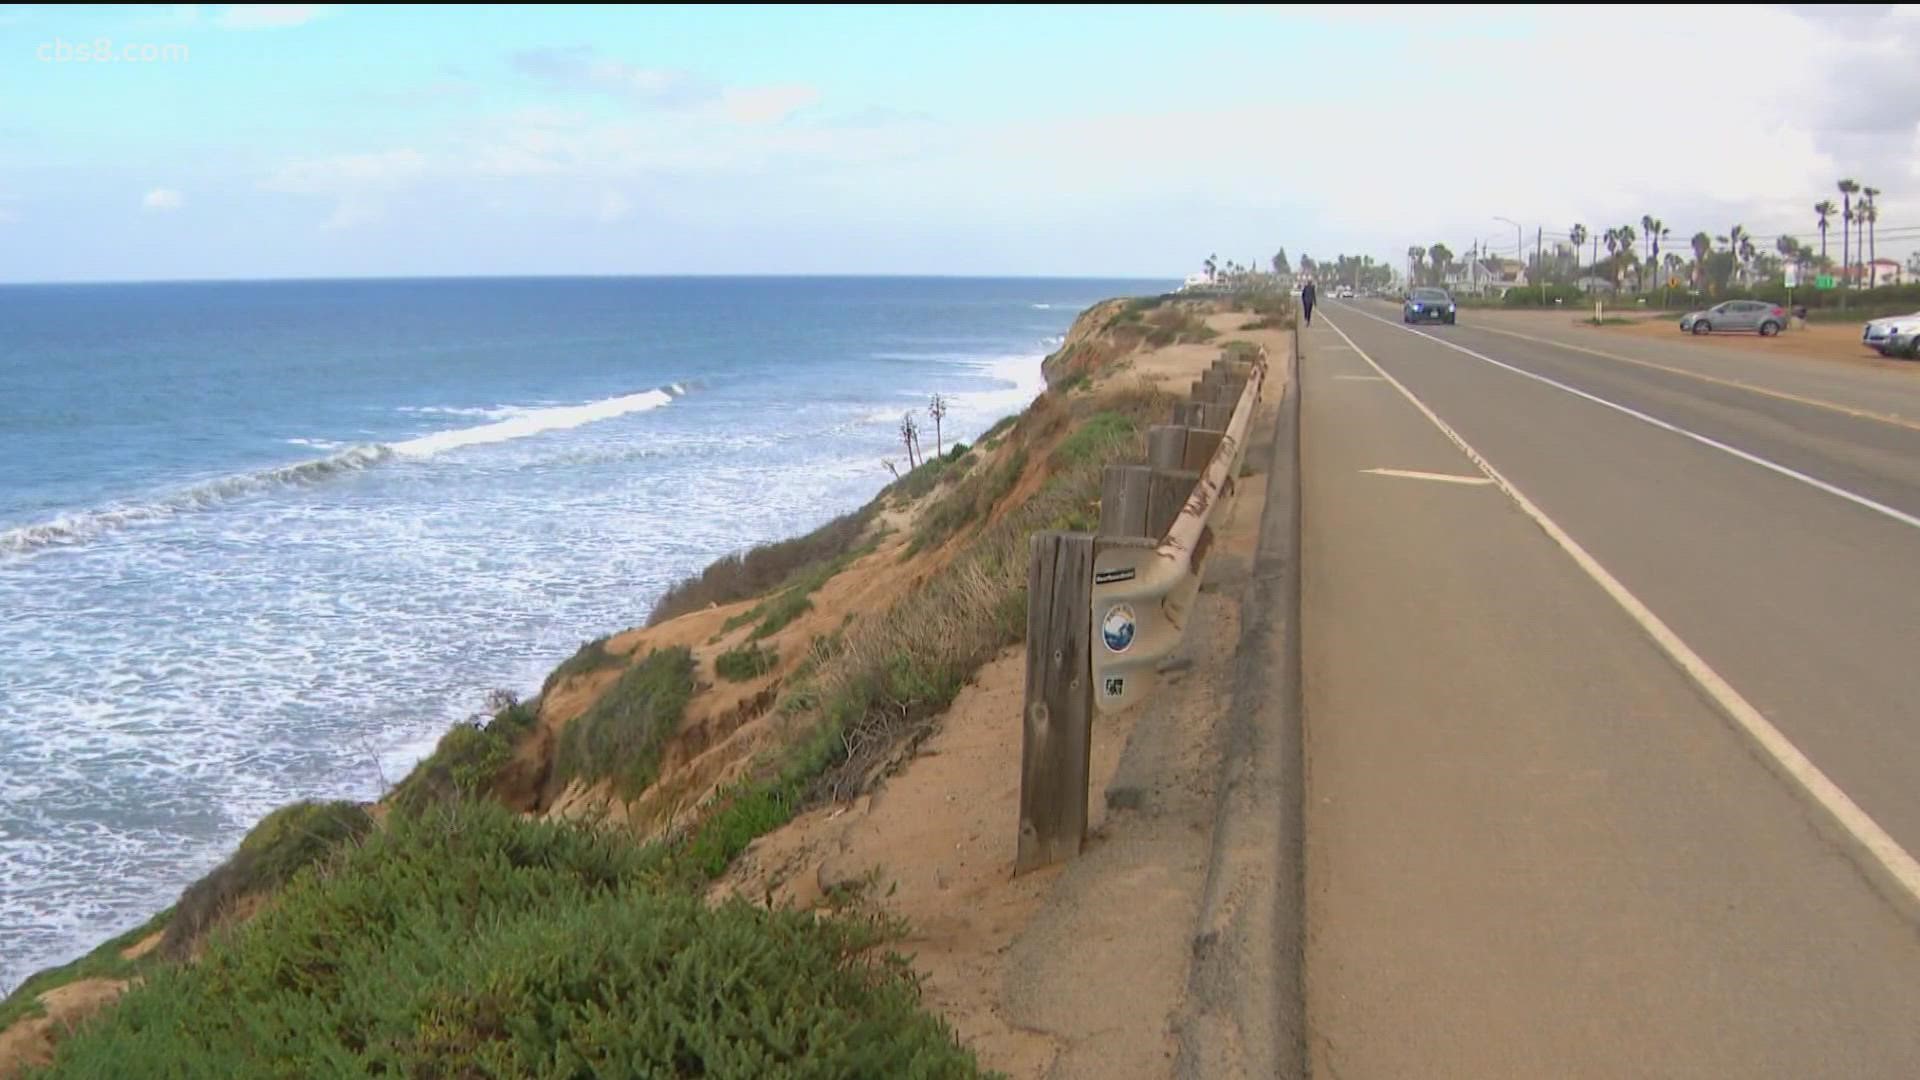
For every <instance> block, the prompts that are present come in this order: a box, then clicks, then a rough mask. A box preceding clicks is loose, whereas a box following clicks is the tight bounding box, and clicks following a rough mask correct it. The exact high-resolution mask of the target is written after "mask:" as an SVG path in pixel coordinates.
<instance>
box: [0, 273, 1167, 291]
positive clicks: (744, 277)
mask: <svg viewBox="0 0 1920 1080" xmlns="http://www.w3.org/2000/svg"><path fill="white" fill-rule="evenodd" d="M1182 279H1183V275H1177V274H1175V275H1160V274H1119V275H1094V274H1086V275H1081V274H925V273H920V274H884V273H875V274H859V273H831V274H806V273H796V274H737V273H720V274H702V273H684V274H566V273H561V274H364V275H351V274H342V275H334V276H311V277H181V278H97V279H95V278H68V279H54V280H46V281H0V289H5V288H59V287H74V286H98V285H293V284H324V283H336V282H433V281H686V280H725V281H806V280H814V281H824V280H876V281H877V280H891V281H900V280H919V281H1127V282H1138V281H1180V280H1182Z"/></svg>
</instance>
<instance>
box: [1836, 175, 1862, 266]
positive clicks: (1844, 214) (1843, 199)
mask: <svg viewBox="0 0 1920 1080" xmlns="http://www.w3.org/2000/svg"><path fill="white" fill-rule="evenodd" d="M1835 186H1837V187H1838V188H1839V189H1840V267H1841V274H1842V275H1843V276H1851V272H1852V268H1853V252H1852V249H1851V248H1850V247H1848V232H1849V229H1850V227H1851V226H1852V225H1853V195H1854V193H1855V192H1857V191H1859V190H1860V185H1859V184H1856V183H1854V182H1853V181H1852V180H1842V181H1840V183H1839V184H1837V185H1835Z"/></svg>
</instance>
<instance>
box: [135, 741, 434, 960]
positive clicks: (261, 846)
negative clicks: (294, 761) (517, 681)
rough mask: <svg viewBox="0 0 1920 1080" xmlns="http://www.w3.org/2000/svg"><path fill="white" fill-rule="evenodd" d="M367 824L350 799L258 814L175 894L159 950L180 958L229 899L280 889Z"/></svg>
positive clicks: (231, 903)
mask: <svg viewBox="0 0 1920 1080" xmlns="http://www.w3.org/2000/svg"><path fill="white" fill-rule="evenodd" d="M469 730H471V729H469ZM372 828H373V818H372V816H371V815H369V814H368V813H367V811H366V808H365V807H362V806H361V805H359V804H358V803H351V802H327V803H321V802H297V803H293V804H292V805H290V806H283V807H281V808H280V809H278V810H275V811H274V812H273V813H271V814H268V815H267V816H266V817H264V818H261V819H260V823H259V824H257V825H255V826H254V827H253V829H252V830H251V831H249V832H248V833H247V835H246V839H244V840H241V841H240V850H238V851H236V852H234V853H233V856H232V857H231V858H229V859H228V860H227V861H226V862H224V863H221V864H220V865H219V866H218V867H216V868H215V869H214V871H213V872H212V873H210V874H208V875H207V876H206V877H203V878H201V879H200V880H199V881H196V882H194V883H193V884H192V885H189V886H187V890H186V891H185V892H183V893H181V894H180V902H179V903H178V904H176V905H175V906H174V914H173V918H171V919H169V920H168V921H167V932H166V936H165V937H164V938H162V939H161V942H160V950H161V951H162V952H163V953H165V954H166V955H167V956H168V957H169V958H172V959H179V958H181V957H184V956H185V955H187V952H188V951H189V950H190V949H191V948H192V946H193V943H194V942H195V941H196V940H198V939H199V938H200V936H201V935H202V934H204V933H205V932H206V931H207V930H208V929H210V928H211V927H213V925H214V924H215V923H217V922H218V921H219V920H220V919H221V917H223V916H224V915H226V914H227V913H228V912H229V911H231V910H232V908H233V906H234V904H236V903H237V902H239V901H240V900H242V899H244V898H246V897H249V896H258V895H264V894H266V893H269V892H272V891H274V890H276V889H279V888H280V887H281V886H283V885H285V884H286V883H287V882H289V881H291V880H292V879H293V876H294V875H295V874H297V873H299V872H300V871H301V870H303V869H305V868H307V867H308V866H311V865H313V864H314V863H316V862H318V861H320V859H321V858H322V857H323V856H325V855H327V854H328V853H329V852H331V851H333V850H334V849H336V848H338V847H340V846H341V845H342V844H344V843H346V842H348V841H350V840H356V839H358V838H360V837H361V836H364V835H365V834H366V833H367V831H368V830H369V829H372Z"/></svg>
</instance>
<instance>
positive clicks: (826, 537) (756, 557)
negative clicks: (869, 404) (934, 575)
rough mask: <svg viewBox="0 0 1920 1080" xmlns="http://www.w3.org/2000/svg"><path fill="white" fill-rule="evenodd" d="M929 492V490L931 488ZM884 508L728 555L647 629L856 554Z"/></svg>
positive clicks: (671, 599)
mask: <svg viewBox="0 0 1920 1080" xmlns="http://www.w3.org/2000/svg"><path fill="white" fill-rule="evenodd" d="M928 486H929V487H931V486H932V485H931V483H929V485H928ZM883 495H884V493H883ZM880 502H881V500H880V499H877V498H876V499H875V500H873V501H872V502H869V503H868V504H867V505H866V506H864V507H862V508H860V509H859V510H857V511H855V512H853V513H851V514H843V515H841V516H840V517H837V518H834V519H833V520H832V521H829V522H827V523H826V524H825V525H822V526H820V527H819V528H818V529H815V530H814V531H812V532H810V533H808V534H807V535H805V536H801V537H796V538H794V539H792V540H782V541H780V542H778V543H773V544H761V545H760V546H759V547H756V548H753V549H751V550H749V551H747V552H746V553H745V554H734V555H728V556H726V557H725V558H722V559H718V560H716V561H715V562H714V563H713V564H712V565H710V566H708V567H707V568H706V569H705V570H703V571H701V572H700V574H699V576H698V577H690V578H687V579H686V580H684V581H681V582H680V583H679V584H677V585H674V586H673V587H672V588H669V589H668V590H667V591H666V592H665V593H663V594H662V595H661V597H660V599H659V601H658V602H656V603H655V604H654V605H653V611H652V612H651V613H650V614H649V615H648V616H647V625H648V626H654V625H657V624H659V623H662V622H665V621H666V620H668V619H671V618H674V617H675V616H677V615H684V614H686V613H687V612H689V611H698V610H700V609H701V608H705V607H708V606H710V605H713V604H731V603H734V602H735V601H739V600H745V599H747V598H748V597H751V596H759V595H761V594H762V593H765V592H766V591H767V590H769V589H771V588H773V587H774V586H776V585H779V584H780V583H781V582H782V581H785V580H786V579H787V578H788V577H790V576H792V575H793V573H794V572H795V571H796V570H798V569H800V568H802V567H805V566H808V565H809V564H815V563H820V562H826V561H831V560H833V559H835V558H838V557H839V556H841V555H843V554H845V553H847V552H849V551H852V550H853V549H854V548H855V547H856V546H857V545H858V544H859V542H860V538H861V536H862V535H863V534H864V533H865V532H866V529H867V525H868V523H869V522H870V521H871V520H872V519H873V516H874V514H875V512H876V511H877V509H878V507H879V506H880Z"/></svg>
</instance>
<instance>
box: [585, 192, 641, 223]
mask: <svg viewBox="0 0 1920 1080" xmlns="http://www.w3.org/2000/svg"><path fill="white" fill-rule="evenodd" d="M631 213H633V204H632V203H631V202H628V201H627V197H626V196H625V195H622V194H620V193H619V192H618V191H612V190H609V191H604V192H602V193H601V195H600V207H599V209H598V211H596V212H595V214H594V217H595V218H596V219H597V220H599V221H600V223H601V224H604V225H611V224H613V223H614V222H616V221H623V220H625V219H626V217H627V216H628V215H629V214H631Z"/></svg>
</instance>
